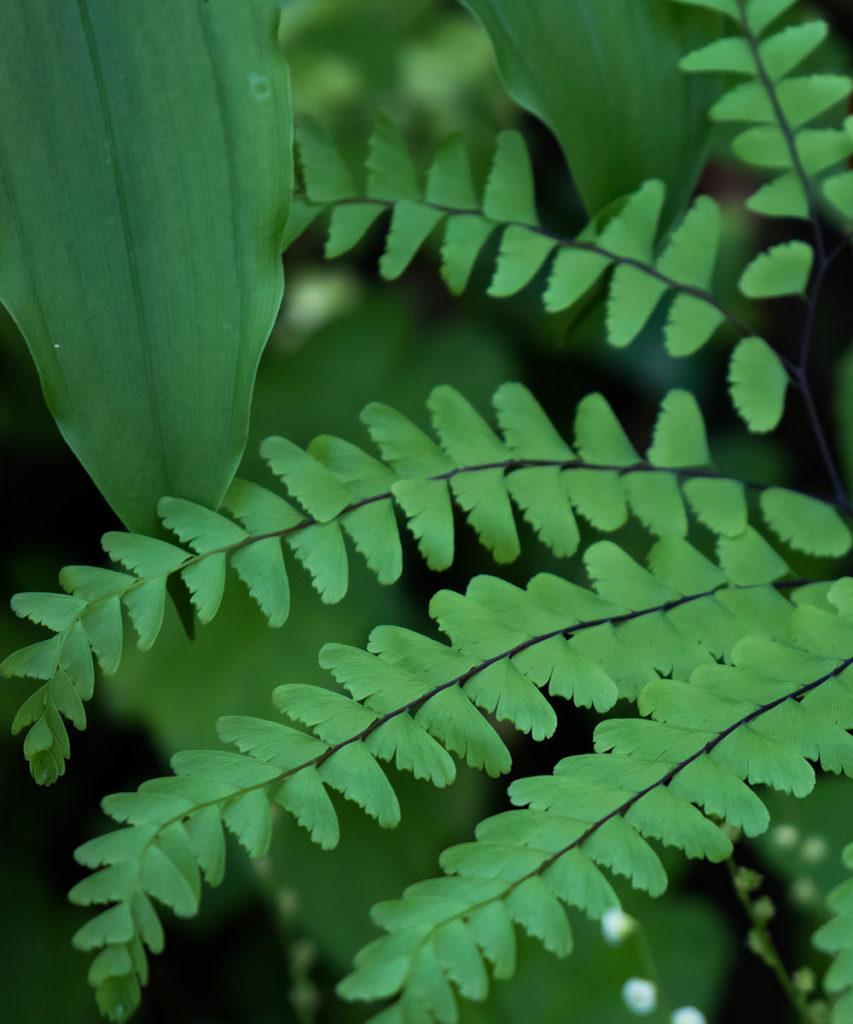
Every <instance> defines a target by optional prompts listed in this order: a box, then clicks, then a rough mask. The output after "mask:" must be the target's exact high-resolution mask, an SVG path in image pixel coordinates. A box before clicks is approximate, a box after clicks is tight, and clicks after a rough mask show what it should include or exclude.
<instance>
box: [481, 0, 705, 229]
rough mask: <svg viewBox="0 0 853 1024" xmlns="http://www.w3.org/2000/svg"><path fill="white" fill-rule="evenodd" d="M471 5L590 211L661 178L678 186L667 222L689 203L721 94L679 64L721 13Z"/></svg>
mask: <svg viewBox="0 0 853 1024" xmlns="http://www.w3.org/2000/svg"><path fill="white" fill-rule="evenodd" d="M462 3H463V4H464V5H465V6H466V7H468V8H469V9H470V10H471V11H472V12H473V13H474V14H475V15H477V17H478V18H479V19H480V21H481V22H482V23H483V25H484V26H485V29H486V31H487V32H488V33H489V36H490V37H491V40H492V43H493V45H494V47H495V51H496V54H497V59H498V64H499V66H500V70H501V72H502V75H503V78H504V81H505V83H506V86H507V89H508V91H509V92H510V94H511V95H512V97H513V98H514V99H515V100H516V101H517V102H518V103H520V104H521V105H522V106H523V107H525V108H527V109H528V110H530V111H532V112H533V113H534V114H536V116H537V117H539V118H541V120H542V121H544V122H545V124H546V125H547V126H548V127H549V128H550V129H551V131H552V132H553V133H554V135H555V136H556V138H557V140H558V142H559V143H560V146H561V147H562V150H563V153H564V154H565V156H566V160H567V162H568V164H569V166H570V168H571V171H572V175H573V177H574V179H575V181H576V182H577V185H578V187H579V189H580V192H581V195H582V196H583V199H584V202H585V204H586V207H587V209H588V210H590V211H597V210H600V209H602V208H603V207H605V206H606V205H607V204H608V203H609V202H611V201H612V200H614V199H617V198H619V197H620V196H623V195H626V194H627V193H629V192H632V191H634V190H635V189H636V188H637V187H638V186H639V185H640V184H641V183H642V182H644V181H646V180H647V179H649V178H652V177H660V178H663V179H664V180H665V181H666V183H667V185H668V186H669V189H670V194H669V201H668V209H667V213H666V219H667V220H669V219H671V218H672V216H673V214H674V213H675V212H677V211H678V210H679V209H680V208H681V207H683V206H684V205H685V204H686V202H687V199H688V197H689V195H690V193H691V192H692V190H693V186H694V184H695V181H696V177H697V175H698V173H699V171H700V169H701V166H702V164H703V162H704V158H705V152H706V143H707V132H708V129H707V121H706V117H705V112H706V110H707V108H708V105H709V104H710V102H711V101H712V100H713V98H714V96H715V93H716V88H717V86H716V83H715V82H714V81H712V80H710V79H701V78H698V77H692V76H686V75H684V74H682V73H681V71H680V70H679V68H678V61H679V59H680V58H681V57H682V56H683V54H685V53H687V52H689V51H690V50H692V49H695V48H696V47H697V46H700V45H701V44H702V43H705V42H709V41H710V40H711V39H713V38H715V37H716V36H718V35H719V34H720V28H721V25H720V18H719V15H715V14H713V13H710V12H709V11H699V10H686V9H684V8H680V7H678V6H677V5H675V4H670V3H657V2H655V3H650V4H649V3H637V0H595V3H589V0H537V2H536V3H518V2H516V0H462ZM531 55H535V59H531ZM650 110H654V111H655V117H654V118H652V119H650V118H649V111H650ZM596 126H597V128H598V129H600V130H597V129H596ZM605 126H606V128H605Z"/></svg>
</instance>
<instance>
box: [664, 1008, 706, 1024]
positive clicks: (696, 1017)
mask: <svg viewBox="0 0 853 1024" xmlns="http://www.w3.org/2000/svg"><path fill="white" fill-rule="evenodd" d="M669 1019H670V1024H708V1018H707V1017H706V1016H705V1014H704V1013H702V1011H701V1010H699V1009H697V1008H696V1007H695V1006H679V1008H678V1009H677V1010H673V1011H672V1016H671V1017H670V1018H669Z"/></svg>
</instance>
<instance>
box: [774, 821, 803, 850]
mask: <svg viewBox="0 0 853 1024" xmlns="http://www.w3.org/2000/svg"><path fill="white" fill-rule="evenodd" d="M770 838H771V839H772V841H773V843H774V845H775V846H778V847H779V848H780V849H781V850H790V849H792V848H793V847H794V846H796V845H797V843H798V842H799V841H800V830H799V829H798V828H797V827H796V826H795V825H777V826H776V828H774V829H773V831H772V832H771V833H770Z"/></svg>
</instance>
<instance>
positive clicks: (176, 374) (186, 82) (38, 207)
mask: <svg viewBox="0 0 853 1024" xmlns="http://www.w3.org/2000/svg"><path fill="white" fill-rule="evenodd" d="M279 14H280V8H279V5H278V4H277V3H276V2H275V0H249V2H244V3H240V4H235V3H231V2H229V0H208V2H203V0H190V2H184V3H180V4H173V3H168V2H167V0H147V2H146V3H144V4H115V3H113V2H111V0H76V2H69V3H63V4H59V5H57V4H55V3H51V2H50V0H12V2H11V3H10V4H7V5H6V9H5V17H4V32H3V34H2V39H0V69H2V70H0V91H2V93H3V96H4V103H3V108H2V113H0V246H2V251H3V261H2V264H0V300H2V302H3V303H4V305H6V306H7V308H8V309H9V311H10V312H11V314H12V316H13V317H14V318H15V320H16V322H17V324H18V326H19V327H20V329H21V331H22V333H23V335H24V337H25V338H26V341H27V344H28V345H29V347H30V350H31V352H32V355H33V358H34V359H35V362H36V365H37V367H38V372H39V376H40V378H41V383H42V387H43V390H44V394H45V399H46V401H47V403H48V406H49V407H50V410H51V412H52V413H53V415H54V417H55V418H56V421H57V423H58V425H59V428H60V430H61V431H62V434H63V436H64V437H65V439H66V441H67V442H68V444H69V445H70V446H71V448H72V449H73V450H74V452H75V453H76V455H77V456H78V458H79V459H80V461H81V462H82V463H83V465H84V466H85V467H86V469H87V470H88V472H89V473H90V474H91V476H92V478H93V479H94V481H95V483H96V484H97V485H98V487H99V488H100V490H101V491H102V493H103V494H104V496H105V497H106V498H107V500H108V501H109V502H110V504H111V505H112V506H113V508H114V509H115V510H116V512H117V513H118V514H119V516H120V517H121V518H122V519H123V520H124V522H125V523H126V524H127V525H128V526H129V527H131V528H133V529H138V530H145V531H154V530H156V529H157V518H156V515H155V507H156V503H157V500H158V498H160V497H161V496H162V495H163V494H179V495H181V496H183V497H186V498H191V499H193V500H196V501H201V502H204V503H205V504H207V505H211V506H214V507H215V506H216V505H218V504H219V502H220V501H221V499H222V496H223V494H224V493H225V490H226V488H227V486H228V484H229V482H230V480H231V478H232V476H233V474H234V472H235V471H236V468H237V465H238V462H239V460H240V457H241V455H242V452H243V446H244V444H245V439H246V432H247V428H248V417H249V407H250V402H251V396H252V389H253V386H254V378H255V371H256V367H257V364H258V359H259V358H260V354H261V351H262V349H263V347H264V344H265V343H266V339H267V337H268V335H269V332H270V329H271V327H272V324H273V320H274V318H275V315H276V312H277V310H278V307H279V304H280V302H281V295H282V287H283V277H282V270H281V259H280V253H281V238H282V232H283V228H284V224H285V221H286V218H287V214H288V208H289V199H290V192H291V183H292V182H291V156H290V152H291V110H290V92H289V84H288V72H287V64H286V62H285V60H284V56H283V54H282V52H281V49H280V47H279V45H278V41H277V28H278V18H279ZM151 83H156V87H155V88H151Z"/></svg>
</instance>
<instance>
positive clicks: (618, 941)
mask: <svg viewBox="0 0 853 1024" xmlns="http://www.w3.org/2000/svg"><path fill="white" fill-rule="evenodd" d="M635 927H636V922H635V921H634V918H633V917H631V916H630V915H628V914H626V913H625V911H624V910H623V909H622V908H621V907H610V908H609V909H608V910H605V911H604V913H603V914H602V915H601V934H602V936H603V937H604V941H605V942H606V943H607V945H608V946H621V945H622V943H623V942H624V941H625V939H627V938H628V936H629V935H630V934H631V933H632V932H633V931H634V929H635Z"/></svg>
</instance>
